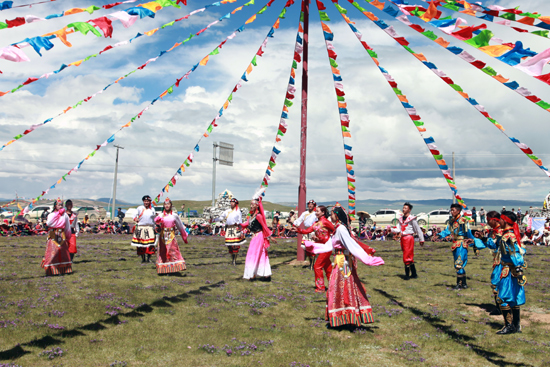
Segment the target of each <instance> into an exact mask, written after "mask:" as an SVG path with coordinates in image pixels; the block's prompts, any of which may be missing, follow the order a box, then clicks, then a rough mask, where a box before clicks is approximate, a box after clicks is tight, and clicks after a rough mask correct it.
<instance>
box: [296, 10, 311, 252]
mask: <svg viewBox="0 0 550 367" xmlns="http://www.w3.org/2000/svg"><path fill="white" fill-rule="evenodd" d="M302 11H303V12H304V39H303V40H304V43H303V46H304V51H303V55H302V123H301V137H300V186H299V187H298V215H300V214H301V213H303V212H305V211H306V194H307V187H306V150H307V148H306V147H307V89H308V88H307V87H308V41H309V0H303V1H302ZM302 228H303V224H302ZM297 249H298V253H297V260H298V261H304V260H305V254H304V250H303V249H302V235H301V234H298V236H297Z"/></svg>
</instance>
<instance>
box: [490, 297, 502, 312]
mask: <svg viewBox="0 0 550 367" xmlns="http://www.w3.org/2000/svg"><path fill="white" fill-rule="evenodd" d="M494 296H495V305H496V306H497V307H496V308H495V309H493V311H491V313H490V314H489V315H500V314H502V312H500V306H499V304H498V301H497V295H496V294H495V295H494Z"/></svg>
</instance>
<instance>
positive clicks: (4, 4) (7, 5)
mask: <svg viewBox="0 0 550 367" xmlns="http://www.w3.org/2000/svg"><path fill="white" fill-rule="evenodd" d="M52 1H57V0H47V1H39V2H37V3H31V4H24V5H16V6H13V1H11V0H8V1H1V2H0V11H2V10H9V9H16V8H24V7H27V6H28V7H29V8H31V7H32V6H33V5H38V4H46V3H50V2H52ZM184 1H187V0H184Z"/></svg>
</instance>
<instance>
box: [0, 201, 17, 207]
mask: <svg viewBox="0 0 550 367" xmlns="http://www.w3.org/2000/svg"><path fill="white" fill-rule="evenodd" d="M16 201H17V200H12V201H10V202H9V203H7V204H3V205H0V209H1V208H5V207H7V206H10V205H11V204H13V203H15V202H16Z"/></svg>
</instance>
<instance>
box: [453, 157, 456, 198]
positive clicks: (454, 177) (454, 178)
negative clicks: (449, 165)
mask: <svg viewBox="0 0 550 367" xmlns="http://www.w3.org/2000/svg"><path fill="white" fill-rule="evenodd" d="M453 180H454V181H455V182H456V176H455V152H453ZM453 204H456V197H455V196H454V194H453Z"/></svg>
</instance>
